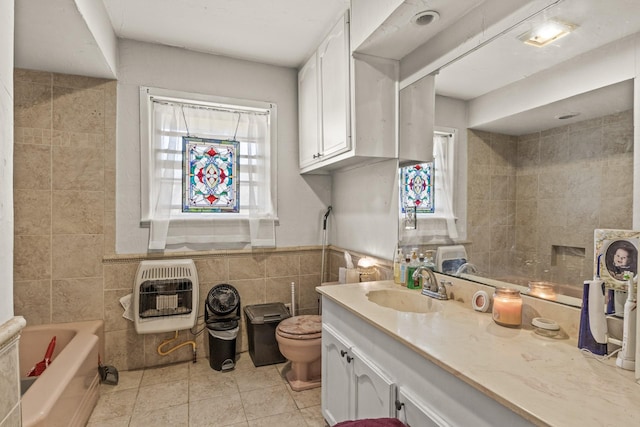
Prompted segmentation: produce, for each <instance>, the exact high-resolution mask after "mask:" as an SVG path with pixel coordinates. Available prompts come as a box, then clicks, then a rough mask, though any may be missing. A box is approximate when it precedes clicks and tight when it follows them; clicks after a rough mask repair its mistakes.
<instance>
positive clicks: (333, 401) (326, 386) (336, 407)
mask: <svg viewBox="0 0 640 427" xmlns="http://www.w3.org/2000/svg"><path fill="white" fill-rule="evenodd" d="M350 347H351V345H350V344H349V342H348V341H347V340H345V339H344V338H343V337H342V335H340V334H339V333H338V332H336V330H335V329H333V328H332V327H330V326H328V325H322V415H323V416H324V418H325V420H327V422H328V423H329V424H330V425H334V424H336V423H338V422H340V421H346V420H349V419H351V414H350V411H349V403H350V396H351V394H352V393H353V387H352V385H353V357H352V356H351V354H350V353H349V351H350Z"/></svg>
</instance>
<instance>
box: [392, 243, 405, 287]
mask: <svg viewBox="0 0 640 427" xmlns="http://www.w3.org/2000/svg"><path fill="white" fill-rule="evenodd" d="M402 258H403V255H402V249H400V248H398V250H397V251H396V256H395V257H394V258H393V283H395V284H396V285H401V284H402V278H401V275H400V273H401V271H400V270H401V266H402Z"/></svg>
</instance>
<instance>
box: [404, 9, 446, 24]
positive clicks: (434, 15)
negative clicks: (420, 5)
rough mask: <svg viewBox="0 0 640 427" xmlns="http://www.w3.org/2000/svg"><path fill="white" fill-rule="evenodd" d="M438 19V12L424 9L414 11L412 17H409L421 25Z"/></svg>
mask: <svg viewBox="0 0 640 427" xmlns="http://www.w3.org/2000/svg"><path fill="white" fill-rule="evenodd" d="M438 19H440V14H439V13H438V12H436V11H435V10H424V11H422V12H419V13H416V14H415V15H414V16H413V18H411V22H413V23H414V24H416V25H420V26H423V25H429V24H431V23H433V22H436V21H437V20H438Z"/></svg>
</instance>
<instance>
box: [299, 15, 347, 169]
mask: <svg viewBox="0 0 640 427" xmlns="http://www.w3.org/2000/svg"><path fill="white" fill-rule="evenodd" d="M298 105H299V107H298V108H299V126H300V169H305V168H307V167H309V166H312V165H314V164H315V163H319V162H322V161H324V160H326V159H329V158H331V157H332V156H335V155H337V154H340V153H342V152H345V151H347V150H348V149H349V148H350V146H351V132H350V127H349V21H348V13H347V14H345V15H344V16H342V18H340V20H339V21H338V23H336V25H335V26H334V27H333V29H332V30H331V32H330V33H329V35H328V36H327V37H326V38H325V40H324V41H323V42H322V44H320V47H318V50H317V51H316V52H315V53H314V54H313V56H312V57H311V58H309V60H308V61H307V63H306V64H305V65H304V66H303V67H302V69H301V70H300V72H299V73H298Z"/></svg>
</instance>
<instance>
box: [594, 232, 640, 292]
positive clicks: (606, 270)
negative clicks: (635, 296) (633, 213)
mask: <svg viewBox="0 0 640 427" xmlns="http://www.w3.org/2000/svg"><path fill="white" fill-rule="evenodd" d="M593 253H594V274H595V273H596V272H597V271H598V258H600V277H601V278H602V280H603V281H604V282H605V286H606V287H607V288H611V289H615V290H622V291H624V290H626V289H627V282H626V281H625V280H624V273H625V272H631V273H632V275H633V277H634V278H637V275H638V257H639V253H640V231H636V230H611V229H596V230H595V232H594V252H593Z"/></svg>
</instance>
